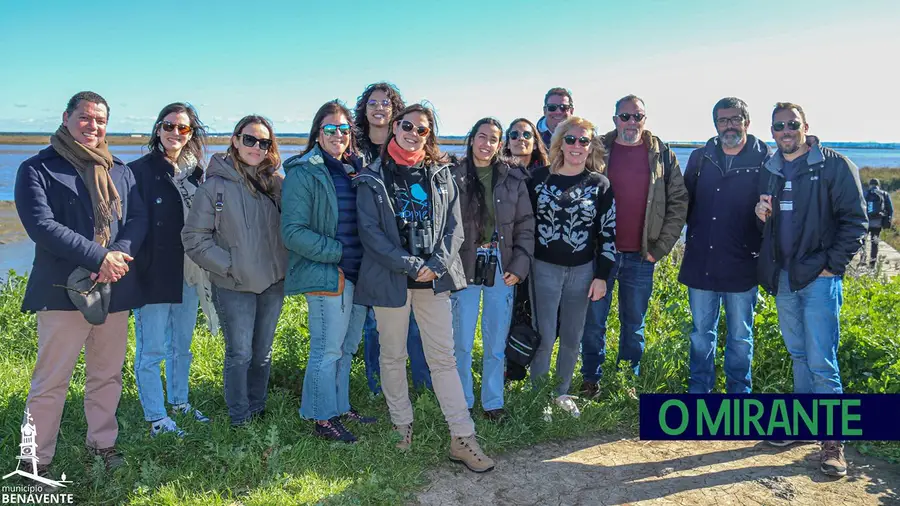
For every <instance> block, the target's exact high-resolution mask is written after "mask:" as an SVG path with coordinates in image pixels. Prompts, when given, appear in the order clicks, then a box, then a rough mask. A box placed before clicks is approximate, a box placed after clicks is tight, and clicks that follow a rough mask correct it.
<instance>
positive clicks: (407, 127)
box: [400, 120, 431, 137]
mask: <svg viewBox="0 0 900 506" xmlns="http://www.w3.org/2000/svg"><path fill="white" fill-rule="evenodd" d="M400 128H401V129H403V131H404V132H412V131H413V129H415V131H416V135H418V136H419V137H425V136H426V135H428V132H430V131H431V129H430V128H428V127H427V126H416V125H413V124H412V122H410V121H407V120H403V121H401V122H400Z"/></svg>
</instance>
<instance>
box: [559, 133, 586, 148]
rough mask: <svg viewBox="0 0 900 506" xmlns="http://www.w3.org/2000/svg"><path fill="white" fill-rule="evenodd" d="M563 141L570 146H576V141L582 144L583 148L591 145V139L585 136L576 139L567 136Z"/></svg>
mask: <svg viewBox="0 0 900 506" xmlns="http://www.w3.org/2000/svg"><path fill="white" fill-rule="evenodd" d="M563 140H564V141H565V142H566V144H568V145H569V146H574V145H575V142H576V141H577V142H578V144H581V145H582V146H583V147H588V146H589V145H590V144H591V138H590V137H584V136H582V137H575V136H574V135H567V136H565V137H563Z"/></svg>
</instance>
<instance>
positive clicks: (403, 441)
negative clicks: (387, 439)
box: [394, 423, 412, 450]
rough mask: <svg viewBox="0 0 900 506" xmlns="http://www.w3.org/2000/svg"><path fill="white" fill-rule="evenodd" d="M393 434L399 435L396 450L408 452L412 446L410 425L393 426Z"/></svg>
mask: <svg viewBox="0 0 900 506" xmlns="http://www.w3.org/2000/svg"><path fill="white" fill-rule="evenodd" d="M394 432H396V433H397V434H399V435H400V442H399V443H397V449H399V450H409V447H410V446H412V424H411V423H408V424H406V425H394Z"/></svg>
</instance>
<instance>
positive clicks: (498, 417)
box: [483, 408, 506, 423]
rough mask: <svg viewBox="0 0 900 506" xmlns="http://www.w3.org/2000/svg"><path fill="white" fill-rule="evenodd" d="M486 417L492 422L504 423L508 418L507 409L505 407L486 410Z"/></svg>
mask: <svg viewBox="0 0 900 506" xmlns="http://www.w3.org/2000/svg"><path fill="white" fill-rule="evenodd" d="M483 416H484V417H485V418H487V419H488V420H490V421H492V422H497V423H503V422H504V421H505V420H506V410H505V409H503V408H497V409H488V410H485V412H484V415H483Z"/></svg>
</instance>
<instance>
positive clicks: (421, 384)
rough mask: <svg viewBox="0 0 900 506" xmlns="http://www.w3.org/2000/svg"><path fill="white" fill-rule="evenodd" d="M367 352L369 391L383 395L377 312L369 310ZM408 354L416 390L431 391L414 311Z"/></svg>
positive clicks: (429, 375) (365, 359) (365, 360)
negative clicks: (379, 361)
mask: <svg viewBox="0 0 900 506" xmlns="http://www.w3.org/2000/svg"><path fill="white" fill-rule="evenodd" d="M364 331H365V332H364V333H365V350H364V352H363V361H364V362H365V364H366V380H367V381H368V383H369V390H371V391H372V393H373V394H376V395H377V394H380V393H381V380H380V376H381V366H380V365H379V363H378V357H379V355H381V345H380V344H379V343H378V326H377V324H376V321H375V310H374V309H372V308H369V309H368V311H366V323H365V326H364ZM406 352H407V353H408V354H409V368H410V369H412V380H413V386H414V387H415V388H428V389H431V372H430V371H429V370H428V364H427V363H426V362H425V350H424V349H423V348H422V335H421V334H420V333H419V325H418V324H416V315H415V312H414V311H410V312H409V334H408V335H407V339H406Z"/></svg>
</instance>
